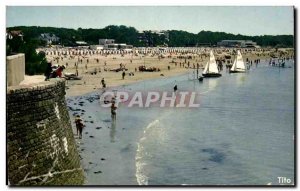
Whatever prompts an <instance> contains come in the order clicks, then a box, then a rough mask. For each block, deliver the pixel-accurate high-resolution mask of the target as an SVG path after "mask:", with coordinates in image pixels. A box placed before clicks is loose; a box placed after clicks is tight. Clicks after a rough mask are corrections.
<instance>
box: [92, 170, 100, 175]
mask: <svg viewBox="0 0 300 191" xmlns="http://www.w3.org/2000/svg"><path fill="white" fill-rule="evenodd" d="M99 173H102V171H101V170H99V171H96V172H94V174H99Z"/></svg>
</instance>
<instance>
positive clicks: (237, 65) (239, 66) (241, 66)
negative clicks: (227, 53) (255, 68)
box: [230, 50, 246, 71]
mask: <svg viewBox="0 0 300 191" xmlns="http://www.w3.org/2000/svg"><path fill="white" fill-rule="evenodd" d="M230 70H231V71H245V70H246V65H245V63H244V60H243V57H242V54H241V52H240V51H239V50H238V54H237V57H236V59H235V60H234V63H233V65H232V67H231V69H230Z"/></svg>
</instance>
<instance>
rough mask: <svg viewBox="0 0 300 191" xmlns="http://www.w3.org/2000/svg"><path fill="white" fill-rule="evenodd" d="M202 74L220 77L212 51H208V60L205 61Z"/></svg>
mask: <svg viewBox="0 0 300 191" xmlns="http://www.w3.org/2000/svg"><path fill="white" fill-rule="evenodd" d="M202 76H204V77H220V76H222V74H220V72H219V69H218V66H217V63H216V59H215V56H214V54H213V51H210V56H209V61H208V62H207V64H206V66H205V68H204V70H203V72H202Z"/></svg>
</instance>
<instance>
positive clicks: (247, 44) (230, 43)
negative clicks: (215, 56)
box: [217, 40, 257, 48]
mask: <svg viewBox="0 0 300 191" xmlns="http://www.w3.org/2000/svg"><path fill="white" fill-rule="evenodd" d="M217 44H218V46H224V47H240V48H254V47H257V44H256V42H253V41H252V40H222V41H221V42H218V43H217Z"/></svg>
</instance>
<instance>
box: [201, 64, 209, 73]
mask: <svg viewBox="0 0 300 191" xmlns="http://www.w3.org/2000/svg"><path fill="white" fill-rule="evenodd" d="M208 65H209V62H207V63H206V65H205V68H204V70H203V72H202V74H206V73H207V70H208Z"/></svg>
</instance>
